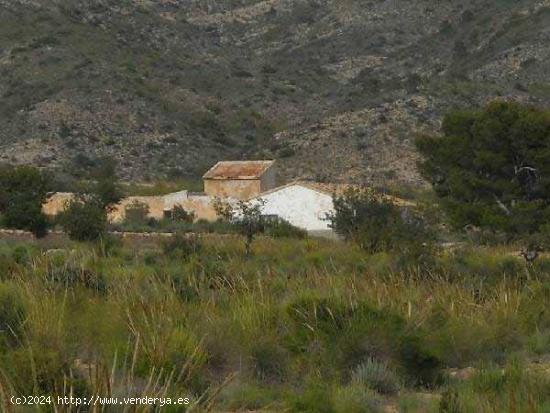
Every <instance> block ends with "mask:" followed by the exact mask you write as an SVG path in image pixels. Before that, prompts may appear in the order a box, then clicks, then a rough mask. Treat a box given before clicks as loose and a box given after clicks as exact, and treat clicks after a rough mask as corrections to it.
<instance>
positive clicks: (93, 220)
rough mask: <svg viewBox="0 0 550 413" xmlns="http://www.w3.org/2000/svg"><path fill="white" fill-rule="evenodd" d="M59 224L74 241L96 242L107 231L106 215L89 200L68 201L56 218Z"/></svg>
mask: <svg viewBox="0 0 550 413" xmlns="http://www.w3.org/2000/svg"><path fill="white" fill-rule="evenodd" d="M58 222H59V224H60V225H61V226H62V227H63V230H64V231H65V232H66V233H67V234H68V235H69V238H71V239H72V240H76V241H96V240H98V239H100V238H101V237H102V236H104V235H105V232H106V230H107V213H106V211H105V210H104V209H103V208H101V204H99V203H98V202H96V201H95V200H94V199H91V198H79V199H75V200H72V201H70V202H69V203H68V204H67V206H66V208H65V210H64V211H63V212H62V213H61V214H60V215H59V217H58Z"/></svg>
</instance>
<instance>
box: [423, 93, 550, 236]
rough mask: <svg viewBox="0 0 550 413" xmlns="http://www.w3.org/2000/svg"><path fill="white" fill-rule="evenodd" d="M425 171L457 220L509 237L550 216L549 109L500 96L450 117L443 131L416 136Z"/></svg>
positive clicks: (529, 230)
mask: <svg viewBox="0 0 550 413" xmlns="http://www.w3.org/2000/svg"><path fill="white" fill-rule="evenodd" d="M416 145H417V148H418V149H419V151H420V152H421V154H422V155H423V156H424V160H423V161H422V162H421V163H420V171H421V173H422V174H423V175H424V176H425V177H426V178H427V179H428V180H429V181H430V182H431V183H432V185H433V187H434V190H435V192H436V193H437V195H438V196H439V198H440V199H441V203H442V206H443V208H444V210H445V211H446V213H447V214H448V217H449V219H450V220H451V222H452V223H453V224H454V225H455V226H456V227H464V226H466V225H468V224H470V225H475V226H478V227H484V228H488V229H491V230H497V231H503V232H505V233H507V234H508V235H509V236H510V237H515V236H520V237H521V236H527V235H529V234H532V233H536V232H539V231H541V230H542V227H543V225H544V224H545V223H547V222H549V220H550V111H544V110H540V109H536V108H534V107H531V106H523V105H520V104H518V103H510V102H502V101H495V102H492V103H490V104H489V105H487V106H486V107H485V108H484V109H483V110H469V111H456V112H452V113H449V114H448V115H447V116H445V118H444V121H443V135H442V136H423V137H420V138H418V139H417V141H416Z"/></svg>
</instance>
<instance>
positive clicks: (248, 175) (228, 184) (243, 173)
mask: <svg viewBox="0 0 550 413" xmlns="http://www.w3.org/2000/svg"><path fill="white" fill-rule="evenodd" d="M203 180H204V192H189V191H186V190H182V191H179V192H174V193H171V194H167V195H162V196H160V195H159V196H130V197H127V198H124V199H123V200H122V201H121V202H120V203H119V204H118V205H117V206H116V207H115V209H114V210H113V211H112V212H111V214H110V216H109V219H110V220H111V221H114V222H119V221H122V220H124V218H125V215H126V208H127V207H128V206H129V205H132V204H133V203H136V202H137V203H140V204H145V205H146V206H147V208H148V211H149V212H148V215H149V217H151V218H154V219H158V220H160V219H162V218H164V217H166V216H168V215H170V212H171V211H172V210H173V209H174V207H175V206H180V207H182V208H183V209H185V210H186V211H187V212H189V213H193V215H194V217H195V219H196V220H199V219H204V220H207V221H215V220H216V219H217V218H218V217H217V214H216V210H215V208H214V206H213V204H214V201H215V200H216V199H223V200H224V201H225V202H228V203H230V204H236V203H237V202H238V201H249V202H258V201H259V200H260V199H261V200H262V206H261V211H262V215H264V216H266V217H267V218H278V219H283V220H285V221H288V222H289V223H290V224H292V225H294V226H296V227H299V228H302V229H305V230H307V231H309V232H319V233H321V232H326V231H330V227H329V221H328V220H327V216H328V215H330V214H331V213H332V212H333V211H334V207H333V202H332V201H333V196H334V195H341V194H342V193H343V192H344V191H345V190H346V189H347V188H350V185H343V184H323V183H319V182H311V181H294V182H291V183H288V184H285V185H282V186H279V187H276V186H275V162H274V161H271V160H261V161H224V162H218V163H217V164H216V165H214V166H213V167H212V168H210V169H209V170H208V171H207V172H206V173H205V174H204V176H203ZM73 197H74V194H72V193H65V192H59V193H56V194H53V196H51V197H50V198H49V200H48V201H47V203H46V204H44V206H43V210H44V212H45V213H46V214H48V215H56V214H58V213H59V212H61V211H62V210H63V209H64V207H65V205H66V203H67V202H68V201H69V200H71V199H72V198H73ZM393 201H394V202H396V203H403V201H402V200H397V199H394V200H393Z"/></svg>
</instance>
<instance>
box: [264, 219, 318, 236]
mask: <svg viewBox="0 0 550 413" xmlns="http://www.w3.org/2000/svg"><path fill="white" fill-rule="evenodd" d="M263 233H264V234H265V235H268V236H270V237H273V238H298V239H303V238H306V237H307V231H305V230H303V229H301V228H298V227H295V226H294V225H292V224H290V223H288V222H287V221H285V220H283V219H277V220H269V221H266V220H264V224H263Z"/></svg>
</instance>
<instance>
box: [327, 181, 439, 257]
mask: <svg viewBox="0 0 550 413" xmlns="http://www.w3.org/2000/svg"><path fill="white" fill-rule="evenodd" d="M333 203H334V212H333V213H331V214H329V216H328V217H327V219H328V220H330V226H331V228H332V229H334V231H335V232H336V233H337V234H338V235H340V236H342V237H343V238H344V239H346V240H347V241H351V242H354V243H356V244H357V245H359V246H360V247H361V248H362V249H364V250H366V251H368V252H369V253H376V252H381V251H399V252H401V253H404V254H406V255H407V256H411V258H417V259H418V258H420V256H421V255H422V254H424V253H425V252H426V250H427V249H426V247H427V246H428V244H431V242H432V241H433V234H432V233H431V231H429V229H428V228H427V226H426V225H425V223H424V222H423V220H422V219H420V217H418V216H417V215H416V214H414V213H413V212H412V211H410V210H408V209H402V208H400V207H399V206H397V205H395V203H394V202H393V201H392V200H391V199H390V198H388V197H386V196H384V195H382V194H378V193H376V192H374V191H372V190H370V189H357V188H350V189H348V190H347V191H346V192H344V194H342V195H341V196H335V197H334V201H333Z"/></svg>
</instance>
